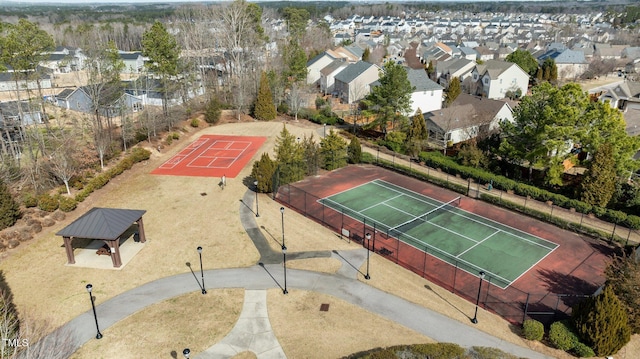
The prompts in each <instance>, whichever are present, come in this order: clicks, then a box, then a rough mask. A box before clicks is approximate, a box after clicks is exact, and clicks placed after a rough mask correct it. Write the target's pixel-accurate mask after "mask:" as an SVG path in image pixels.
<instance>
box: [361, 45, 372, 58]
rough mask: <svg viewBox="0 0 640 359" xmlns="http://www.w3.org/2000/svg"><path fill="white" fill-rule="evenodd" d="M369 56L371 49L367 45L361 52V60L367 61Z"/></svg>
mask: <svg viewBox="0 0 640 359" xmlns="http://www.w3.org/2000/svg"><path fill="white" fill-rule="evenodd" d="M370 56H371V50H369V48H368V47H367V48H366V49H364V52H363V53H362V61H366V62H369V57H370Z"/></svg>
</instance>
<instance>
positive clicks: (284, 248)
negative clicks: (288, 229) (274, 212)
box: [280, 207, 287, 250]
mask: <svg viewBox="0 0 640 359" xmlns="http://www.w3.org/2000/svg"><path fill="white" fill-rule="evenodd" d="M280 217H282V249H283V250H286V249H287V246H286V245H285V244H284V207H280Z"/></svg>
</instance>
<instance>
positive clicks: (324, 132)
mask: <svg viewBox="0 0 640 359" xmlns="http://www.w3.org/2000/svg"><path fill="white" fill-rule="evenodd" d="M322 137H327V123H326V122H325V123H323V124H322Z"/></svg>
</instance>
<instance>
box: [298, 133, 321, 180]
mask: <svg viewBox="0 0 640 359" xmlns="http://www.w3.org/2000/svg"><path fill="white" fill-rule="evenodd" d="M302 151H303V152H304V154H303V157H304V161H305V163H306V165H307V166H306V173H305V174H306V175H307V176H315V175H317V174H318V169H319V168H320V162H321V161H320V159H321V156H320V145H318V143H316V141H315V139H314V138H313V134H311V136H310V137H307V136H304V139H303V140H302Z"/></svg>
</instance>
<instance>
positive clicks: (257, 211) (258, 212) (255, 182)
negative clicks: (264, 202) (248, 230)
mask: <svg viewBox="0 0 640 359" xmlns="http://www.w3.org/2000/svg"><path fill="white" fill-rule="evenodd" d="M253 184H254V185H255V186H256V217H260V211H259V210H258V181H254V182H253Z"/></svg>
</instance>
